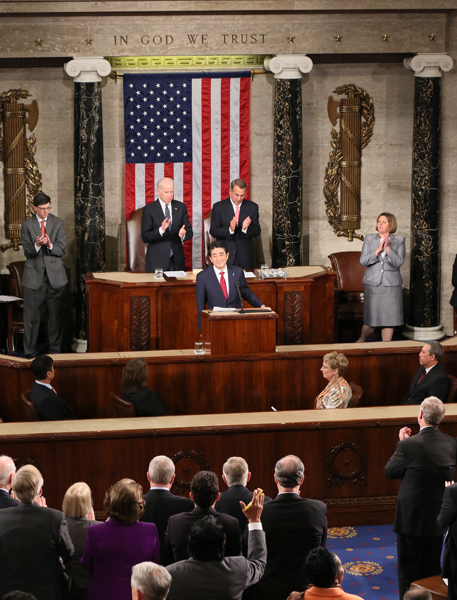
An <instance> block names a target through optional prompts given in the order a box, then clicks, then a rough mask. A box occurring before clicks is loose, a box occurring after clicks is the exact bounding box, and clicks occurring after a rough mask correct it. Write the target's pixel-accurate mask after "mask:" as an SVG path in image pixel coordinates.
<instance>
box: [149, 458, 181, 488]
mask: <svg viewBox="0 0 457 600" xmlns="http://www.w3.org/2000/svg"><path fill="white" fill-rule="evenodd" d="M148 473H149V479H150V480H151V482H152V483H161V484H163V485H168V484H169V483H171V480H172V479H173V475H174V474H175V463H174V462H173V461H172V460H171V458H168V456H155V457H154V458H153V459H152V460H151V462H150V463H149V469H148Z"/></svg>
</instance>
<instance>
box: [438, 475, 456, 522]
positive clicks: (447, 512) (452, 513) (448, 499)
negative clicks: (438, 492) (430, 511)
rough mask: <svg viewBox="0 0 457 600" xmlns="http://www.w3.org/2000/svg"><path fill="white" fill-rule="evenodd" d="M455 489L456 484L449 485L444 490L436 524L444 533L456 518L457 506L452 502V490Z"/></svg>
mask: <svg viewBox="0 0 457 600" xmlns="http://www.w3.org/2000/svg"><path fill="white" fill-rule="evenodd" d="M456 489H457V483H454V485H451V486H449V487H447V488H445V490H444V496H443V502H442V504H441V512H440V514H439V515H438V518H437V523H438V527H439V528H440V529H441V530H442V531H446V529H447V528H448V527H449V525H450V524H451V522H452V521H454V519H455V518H456V516H457V505H456V503H455V501H454V498H453V495H452V490H456Z"/></svg>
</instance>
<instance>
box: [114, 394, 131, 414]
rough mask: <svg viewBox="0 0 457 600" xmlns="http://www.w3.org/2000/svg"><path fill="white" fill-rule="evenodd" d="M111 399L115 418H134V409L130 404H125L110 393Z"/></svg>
mask: <svg viewBox="0 0 457 600" xmlns="http://www.w3.org/2000/svg"><path fill="white" fill-rule="evenodd" d="M111 398H112V399H113V404H114V412H115V413H116V417H120V418H123V419H125V418H130V417H136V411H135V407H134V406H133V404H132V403H131V402H126V401H125V400H122V398H119V396H118V395H117V394H115V393H114V392H111Z"/></svg>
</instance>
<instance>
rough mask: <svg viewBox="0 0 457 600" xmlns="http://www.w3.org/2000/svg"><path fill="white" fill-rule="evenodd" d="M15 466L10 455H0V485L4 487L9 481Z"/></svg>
mask: <svg viewBox="0 0 457 600" xmlns="http://www.w3.org/2000/svg"><path fill="white" fill-rule="evenodd" d="M15 471H16V466H15V464H14V461H13V459H12V458H11V456H6V455H5V454H2V455H1V456H0V486H2V487H5V486H6V485H8V484H9V482H10V477H11V475H13V473H15Z"/></svg>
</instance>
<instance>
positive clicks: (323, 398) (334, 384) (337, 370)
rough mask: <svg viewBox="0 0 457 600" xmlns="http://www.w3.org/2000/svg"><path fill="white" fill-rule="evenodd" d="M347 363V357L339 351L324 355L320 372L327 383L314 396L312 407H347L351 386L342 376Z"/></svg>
mask: <svg viewBox="0 0 457 600" xmlns="http://www.w3.org/2000/svg"><path fill="white" fill-rule="evenodd" d="M348 364H349V361H348V359H347V358H346V357H345V356H344V354H341V352H330V354H326V355H325V356H324V360H323V363H322V367H321V372H322V375H323V376H324V378H325V379H327V380H328V384H327V386H326V388H325V389H324V390H323V391H322V392H321V393H320V394H319V396H318V397H317V398H316V401H315V403H314V408H318V409H323V408H347V406H348V404H349V400H350V399H351V398H352V390H351V386H350V385H349V383H348V382H347V381H346V379H344V378H343V375H344V373H345V371H346V369H347V368H348Z"/></svg>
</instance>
